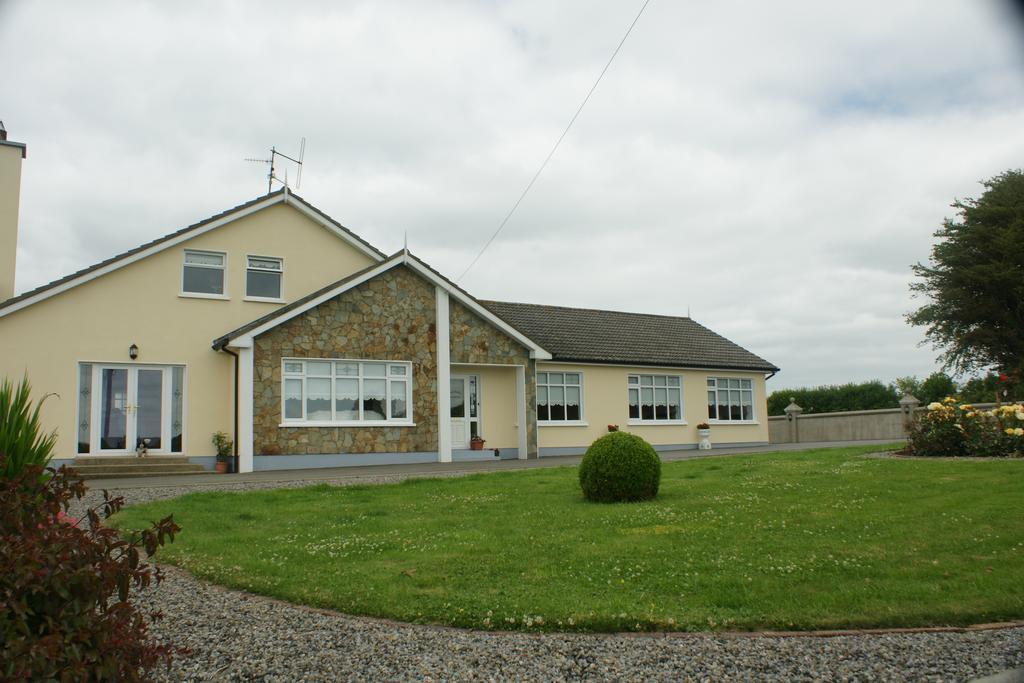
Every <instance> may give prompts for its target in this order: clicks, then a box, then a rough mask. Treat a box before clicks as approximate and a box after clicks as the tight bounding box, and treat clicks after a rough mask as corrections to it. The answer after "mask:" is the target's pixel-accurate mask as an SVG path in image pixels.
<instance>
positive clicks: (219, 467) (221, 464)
mask: <svg viewBox="0 0 1024 683" xmlns="http://www.w3.org/2000/svg"><path fill="white" fill-rule="evenodd" d="M214 468H215V470H216V472H217V474H227V472H228V464H227V462H225V461H222V460H218V461H217V464H216V465H214Z"/></svg>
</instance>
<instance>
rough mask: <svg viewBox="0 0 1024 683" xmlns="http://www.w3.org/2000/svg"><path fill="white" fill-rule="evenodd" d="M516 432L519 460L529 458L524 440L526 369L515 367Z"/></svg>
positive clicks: (520, 366)
mask: <svg viewBox="0 0 1024 683" xmlns="http://www.w3.org/2000/svg"><path fill="white" fill-rule="evenodd" d="M516 431H517V432H518V436H519V439H518V441H519V456H518V457H519V459H520V460H526V459H527V458H528V457H529V453H528V449H529V443H528V442H527V438H526V368H525V367H523V366H522V365H517V366H516Z"/></svg>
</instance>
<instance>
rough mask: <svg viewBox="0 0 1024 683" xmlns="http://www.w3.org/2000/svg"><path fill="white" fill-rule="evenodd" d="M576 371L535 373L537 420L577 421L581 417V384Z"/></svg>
mask: <svg viewBox="0 0 1024 683" xmlns="http://www.w3.org/2000/svg"><path fill="white" fill-rule="evenodd" d="M582 377H583V376H582V375H581V374H580V373H578V372H538V373H537V420H538V421H539V422H579V421H580V420H582V419H583V384H582Z"/></svg>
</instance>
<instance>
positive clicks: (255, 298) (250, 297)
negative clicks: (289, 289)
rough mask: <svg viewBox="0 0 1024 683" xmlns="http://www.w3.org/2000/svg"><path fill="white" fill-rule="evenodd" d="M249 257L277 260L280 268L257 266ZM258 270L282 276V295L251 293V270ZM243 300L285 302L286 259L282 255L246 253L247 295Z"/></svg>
mask: <svg viewBox="0 0 1024 683" xmlns="http://www.w3.org/2000/svg"><path fill="white" fill-rule="evenodd" d="M249 259H263V260H264V261H277V262H278V264H279V265H280V268H278V269H277V270H273V269H270V268H255V267H253V266H252V265H250V263H249ZM250 270H252V271H257V272H260V273H277V274H278V275H280V276H281V286H280V288H279V289H280V296H277V297H272V296H254V295H252V294H249V271H250ZM242 300H243V301H256V302H263V303H272V304H283V303H284V302H285V298H284V259H283V258H282V257H280V256H261V255H259V254H246V255H245V296H244V297H243V298H242Z"/></svg>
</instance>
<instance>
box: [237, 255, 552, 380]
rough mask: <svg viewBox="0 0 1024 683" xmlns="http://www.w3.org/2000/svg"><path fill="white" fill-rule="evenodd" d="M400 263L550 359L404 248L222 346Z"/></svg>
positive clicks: (246, 340) (247, 341)
mask: <svg viewBox="0 0 1024 683" xmlns="http://www.w3.org/2000/svg"><path fill="white" fill-rule="evenodd" d="M401 264H405V265H407V266H409V267H410V268H412V269H413V270H415V271H416V272H417V273H419V274H420V275H422V276H423V277H424V278H425V279H426V280H427V281H429V282H430V283H431V284H433V285H435V286H436V287H439V288H441V289H443V290H444V291H446V292H448V294H449V295H450V296H452V297H454V298H455V299H457V300H458V301H459V303H461V304H462V305H464V306H466V307H467V308H469V309H470V310H471V311H473V312H474V313H476V314H477V315H479V316H480V317H481V318H483V319H484V320H486V321H487V322H489V323H490V324H492V325H494V326H495V327H497V328H498V329H500V330H501V331H502V332H504V333H505V334H507V335H508V336H510V337H512V338H513V339H515V340H516V341H518V342H519V343H520V344H522V345H523V346H525V347H526V348H528V349H530V358H536V359H538V360H550V359H551V354H550V353H548V352H547V351H545V350H544V349H543V348H541V347H540V346H538V345H537V343H536V342H534V341H532V340H530V339H529V338H527V337H525V336H524V335H523V334H522V333H520V332H519V331H518V330H516V329H515V328H513V327H511V326H510V325H509V324H508V323H506V322H505V321H504V320H502V319H501V318H499V317H497V316H496V315H494V314H493V313H491V312H490V311H489V310H487V309H486V308H484V307H483V306H481V305H480V304H478V303H477V302H476V301H474V300H473V299H472V298H471V297H469V296H467V295H466V294H465V293H464V292H463V291H462V290H460V289H459V288H457V287H454V286H453V285H452V284H451V283H449V282H448V281H447V280H445V279H444V278H441V277H438V275H437V274H436V273H434V271H432V270H431V269H430V268H428V267H426V266H425V265H424V264H423V263H422V262H420V261H419V259H417V258H416V257H414V256H412V255H411V254H409V253H408V252H404V251H403V252H401V253H398V254H395V255H394V256H392V257H391V258H389V259H388V260H386V261H384V262H383V263H381V264H380V265H378V266H377V267H375V268H371V269H369V270H367V271H365V272H364V273H362V274H361V275H359V276H358V277H355V278H352V279H351V280H347V281H345V282H343V283H341V284H339V285H338V286H337V287H332V288H331V289H329V290H328V291H326V292H324V293H323V294H321V295H320V296H317V297H314V298H312V299H310V300H309V301H307V302H305V303H303V304H302V305H301V306H296V307H295V308H293V309H292V310H290V311H288V312H287V313H283V314H281V315H280V316H279V317H275V318H274V319H273V320H269V321H267V322H265V323H263V324H262V325H260V326H259V327H255V328H253V329H251V330H249V331H248V332H245V333H243V334H241V335H239V336H238V337H235V338H233V339H228V341H227V344H225V345H226V346H230V347H232V348H248V347H251V346H252V344H253V340H254V339H255V338H256V337H258V336H259V335H261V334H263V333H264V332H266V331H267V330H271V329H273V328H275V327H277V326H278V325H280V324H281V323H284V322H287V321H288V320H291V319H292V318H294V317H296V316H299V315H302V314H303V313H305V312H306V311H308V310H310V309H311V308H315V307H317V306H319V305H320V304H322V303H324V302H325V301H327V300H329V299H333V298H334V297H336V296H338V295H339V294H342V293H344V292H347V291H348V290H350V289H353V288H354V287H358V286H359V285H361V284H363V283H364V282H366V281H367V280H371V279H373V278H375V277H377V276H378V275H380V274H381V273H383V272H385V271H387V270H390V269H391V268H394V267H395V266H398V265H401Z"/></svg>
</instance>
